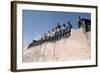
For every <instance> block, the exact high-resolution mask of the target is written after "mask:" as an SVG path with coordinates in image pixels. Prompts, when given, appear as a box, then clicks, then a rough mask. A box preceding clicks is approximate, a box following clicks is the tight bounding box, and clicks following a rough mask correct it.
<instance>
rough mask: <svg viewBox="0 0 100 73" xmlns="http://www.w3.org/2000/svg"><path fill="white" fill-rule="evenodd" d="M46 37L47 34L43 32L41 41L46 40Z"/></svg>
mask: <svg viewBox="0 0 100 73" xmlns="http://www.w3.org/2000/svg"><path fill="white" fill-rule="evenodd" d="M46 39H47V35H46V33H45V34H44V35H43V37H42V41H43V43H44V42H46Z"/></svg>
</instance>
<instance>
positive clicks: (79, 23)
mask: <svg viewBox="0 0 100 73" xmlns="http://www.w3.org/2000/svg"><path fill="white" fill-rule="evenodd" d="M77 21H78V28H80V27H81V26H82V21H81V17H80V16H78V19H77Z"/></svg>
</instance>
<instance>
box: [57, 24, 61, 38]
mask: <svg viewBox="0 0 100 73" xmlns="http://www.w3.org/2000/svg"><path fill="white" fill-rule="evenodd" d="M60 28H61V25H60V24H59V23H58V25H57V28H56V30H57V40H58V39H60V38H61V36H60Z"/></svg>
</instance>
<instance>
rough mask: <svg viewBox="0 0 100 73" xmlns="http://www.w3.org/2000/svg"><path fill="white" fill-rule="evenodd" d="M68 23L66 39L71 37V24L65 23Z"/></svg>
mask: <svg viewBox="0 0 100 73" xmlns="http://www.w3.org/2000/svg"><path fill="white" fill-rule="evenodd" d="M67 23H68V27H67V29H66V31H67V32H66V33H67V37H69V36H71V29H72V24H71V23H70V21H68V22H67Z"/></svg>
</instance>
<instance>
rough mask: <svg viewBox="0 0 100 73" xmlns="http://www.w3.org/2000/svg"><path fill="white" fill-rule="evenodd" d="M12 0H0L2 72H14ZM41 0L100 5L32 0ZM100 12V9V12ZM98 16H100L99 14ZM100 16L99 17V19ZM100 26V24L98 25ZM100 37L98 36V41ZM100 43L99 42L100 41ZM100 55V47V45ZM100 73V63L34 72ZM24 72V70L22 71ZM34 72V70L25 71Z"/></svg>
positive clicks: (89, 0)
mask: <svg viewBox="0 0 100 73" xmlns="http://www.w3.org/2000/svg"><path fill="white" fill-rule="evenodd" d="M10 1H11V0H0V73H13V72H11V71H10V8H11V7H10ZM32 1H41V2H56V3H67V4H68V3H71V4H76V3H77V4H84V5H99V4H100V3H99V1H97V0H32ZM99 7H100V6H99ZM98 13H100V10H99V12H98ZM98 16H100V15H99V14H98ZM99 19H100V18H99V17H98V20H99ZM99 23H100V21H99ZM99 23H98V24H99ZM98 28H100V25H98ZM99 30H100V29H99ZM99 36H100V34H98V37H99ZM99 40H100V39H99V38H98V41H99ZM98 43H99V42H98ZM98 52H99V55H100V49H99V47H98ZM99 64H100V58H99ZM53 72H54V73H86V72H90V73H99V72H100V65H99V66H98V67H94V68H93V67H92V68H78V69H62V70H50V71H49V70H48V71H35V72H34V73H53ZM22 73H23V72H22ZM25 73H33V72H25Z"/></svg>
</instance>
